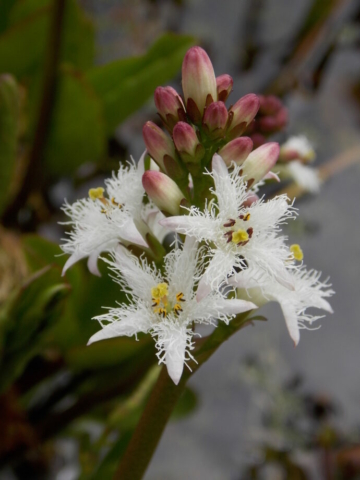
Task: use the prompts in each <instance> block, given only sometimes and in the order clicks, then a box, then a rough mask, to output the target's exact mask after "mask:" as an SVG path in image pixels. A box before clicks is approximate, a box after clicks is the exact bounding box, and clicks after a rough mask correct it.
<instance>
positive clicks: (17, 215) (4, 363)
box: [0, 0, 196, 479]
mask: <svg viewBox="0 0 360 480" xmlns="http://www.w3.org/2000/svg"><path fill="white" fill-rule="evenodd" d="M61 7H64V11H63V16H62V15H60V14H59V12H61ZM57 15H58V17H57ZM56 35H58V37H56ZM57 41H58V44H57V43H56V42H57ZM192 43H193V39H192V38H191V37H188V36H181V35H174V34H163V35H162V36H161V37H160V38H159V39H158V40H157V41H156V42H155V44H154V45H152V46H151V47H150V48H149V50H148V51H147V52H145V53H144V54H143V55H140V56H137V57H133V58H125V59H119V60H115V61H114V62H112V63H110V64H107V65H101V66H97V65H94V58H95V28H94V25H93V23H92V21H91V20H90V19H89V18H88V17H87V16H86V14H85V13H84V11H83V10H82V8H81V6H80V5H79V4H78V3H77V2H76V1H75V0H1V1H0V214H3V215H4V217H3V218H4V222H3V223H4V225H6V226H7V225H8V224H11V226H13V227H16V228H17V229H18V230H22V229H24V227H23V225H22V223H21V218H22V216H21V215H22V213H21V212H22V211H23V210H22V209H23V208H24V207H25V211H29V210H26V209H29V208H38V207H33V203H32V202H34V201H35V204H36V200H34V199H37V198H41V202H42V203H41V202H40V208H38V210H39V211H41V209H42V208H45V211H46V208H49V206H46V205H45V204H46V202H47V191H48V189H49V187H50V186H51V185H53V184H55V183H56V182H58V181H59V180H60V179H61V178H62V176H64V175H67V176H72V177H74V176H75V175H76V172H77V170H78V168H79V166H81V165H82V164H83V163H85V162H87V163H92V164H93V166H94V168H95V171H96V169H97V168H98V167H99V166H100V164H101V169H100V171H103V169H104V164H105V169H106V168H108V169H109V170H110V168H111V166H110V165H112V164H111V162H108V163H107V158H108V144H109V139H110V138H111V137H112V136H113V135H114V131H115V129H116V128H117V127H118V125H119V124H120V123H121V122H123V121H124V120H126V119H127V118H128V117H129V116H130V115H131V114H133V113H134V112H136V111H137V110H138V109H139V108H140V107H141V106H142V105H143V104H144V103H145V102H146V101H147V100H148V99H149V98H150V97H151V95H152V93H153V91H154V89H155V88H156V87H157V86H158V85H161V84H163V83H164V82H166V81H168V80H171V78H172V77H174V76H175V75H176V74H177V73H178V72H179V70H180V66H181V62H182V58H183V56H184V54H185V52H186V50H187V49H188V48H189V47H190V46H191V44H192ZM44 112H45V113H44ZM39 129H41V130H40V139H41V142H40V144H36V142H37V141H38V137H39ZM39 145H40V146H39ZM119 160H121V158H119ZM35 164H36V165H35ZM106 165H107V167H106ZM24 191H26V194H23V193H22V192H24ZM19 198H20V200H19ZM36 205H39V204H36ZM41 205H45V207H41ZM29 206H30V207H29ZM50 208H51V206H50ZM9 212H10V213H9ZM40 222H41V218H40V220H39V218H38V217H36V221H35V224H34V226H33V227H32V229H33V230H34V229H36V226H37V225H38V224H39V223H40ZM34 227H35V228H34ZM25 230H26V229H25ZM11 235H13V234H11ZM12 238H13V237H10V240H9V238H8V233H7V231H6V230H4V229H0V259H1V258H6V262H4V264H3V263H1V261H0V268H1V269H2V268H3V269H4V271H1V272H0V286H1V287H2V289H0V290H1V292H3V291H5V292H6V288H8V291H7V294H6V295H5V297H1V298H0V365H1V370H0V405H1V406H2V407H1V411H2V413H0V423H1V425H2V432H3V441H2V443H1V446H0V460H1V462H2V464H6V463H7V462H11V461H13V460H14V459H15V460H16V461H17V462H20V463H25V464H26V465H27V469H28V470H26V471H27V472H28V474H29V475H30V476H31V468H32V460H29V459H28V457H27V452H28V451H30V450H32V449H34V448H36V449H38V450H39V448H40V451H41V448H42V445H43V442H44V441H45V440H46V439H49V438H52V437H56V436H57V435H58V434H59V432H61V431H63V432H65V433H66V434H67V435H70V436H73V437H74V438H79V445H80V463H82V461H81V460H82V459H87V460H88V461H86V462H85V463H86V464H87V465H88V467H87V468H85V469H84V472H83V476H82V477H81V478H89V479H90V478H106V473H104V472H109V471H113V468H114V467H111V465H112V463H111V462H113V463H114V460H115V459H116V463H117V462H118V461H119V456H120V454H121V452H122V451H123V450H124V448H125V447H126V445H127V442H128V440H129V438H130V436H131V433H132V430H133V428H134V427H135V425H136V422H137V420H138V418H139V416H140V415H141V411H142V408H143V405H144V402H145V401H146V398H147V396H148V394H149V391H150V388H151V386H152V385H153V382H154V379H155V380H156V377H157V372H158V368H156V369H155V370H152V367H153V365H154V364H155V363H156V356H155V353H154V342H153V340H152V338H151V337H149V336H139V339H138V341H136V340H135V339H130V338H114V339H110V340H106V341H103V342H99V343H95V344H93V345H91V346H89V347H88V346H87V342H88V340H89V338H90V336H91V335H92V334H93V333H95V332H96V331H97V330H98V328H99V327H98V324H97V322H94V321H91V318H92V317H94V316H95V315H98V314H100V313H102V311H103V310H102V308H103V306H104V305H109V306H110V305H115V302H116V301H118V302H121V301H122V300H124V299H125V297H124V293H123V292H121V291H120V288H119V286H118V285H117V284H116V283H114V282H113V281H112V280H111V278H110V277H109V276H108V275H105V271H106V270H105V267H104V266H103V265H100V270H101V271H102V273H103V275H102V278H98V277H95V276H92V275H90V274H89V272H88V271H87V269H86V268H85V266H84V265H83V264H77V265H74V266H73V267H72V268H71V269H70V270H69V271H68V272H67V273H66V275H65V276H64V277H62V276H61V271H62V267H63V264H64V263H65V257H64V256H62V255H61V250H60V248H59V246H58V245H57V244H55V243H52V242H50V241H48V240H45V239H44V238H42V237H40V236H38V235H37V234H35V233H31V234H27V235H21V236H20V237H18V238H20V244H19V245H18V242H13V241H12ZM14 238H15V237H14ZM5 239H6V241H5ZM19 261H20V262H22V263H23V270H25V271H27V275H23V276H22V277H21V278H18V277H16V278H15V277H14V278H12V276H13V275H14V271H15V269H14V268H12V265H14V263H11V262H19ZM17 270H18V269H17ZM10 280H11V281H10ZM13 285H16V288H15V289H14V288H13ZM59 378H63V380H62V381H61V382H60V383H59V381H58V380H57V379H59ZM14 398H15V399H16V402H15V403H16V408H15V404H14ZM69 399H71V402H70V406H69V403H68V404H67V403H66V401H67V400H69ZM63 401H65V403H64V404H62V403H61V402H63ZM67 405H68V406H67ZM195 405H196V398H195V396H194V394H193V393H189V392H187V393H186V395H185V396H184V397H183V399H182V400H181V402H180V404H179V407H178V415H184V414H187V413H189V412H190V411H191V410H192V409H193V408H195ZM13 409H15V410H16V415H17V416H18V417H19V421H18V423H16V422H14V415H15V414H14V413H13ZM15 410H14V411H15ZM9 412H12V413H9ZM84 418H88V420H91V421H95V422H97V423H100V424H101V425H102V429H103V433H102V435H101V438H100V440H99V441H98V442H92V441H89V437H88V435H85V434H81V435H80V436H79V428H80V425H81V422H80V423H79V420H78V419H82V420H83V419H84ZM25 431H26V432H28V433H27V435H24V434H23V432H25ZM114 432H117V433H116V439H117V440H116V441H115V443H114V440H113V438H114ZM84 435H85V436H84ZM80 438H82V439H84V438H87V439H88V440H86V441H85V440H80ZM29 439H30V440H29ZM34 439H36V440H34ZM111 439H112V440H111ZM106 450H109V453H108V454H107V455H105V456H104V452H105V453H106ZM89 455H90V456H91V459H89V458H90V457H89ZM43 460H44V461H45V463H46V455H45V457H44V459H43ZM90 465H91V469H89V466H90ZM109 465H110V467H109ZM114 465H115V464H114ZM109 469H110V470H109ZM94 472H95V473H94ZM104 475H105V477H104Z"/></svg>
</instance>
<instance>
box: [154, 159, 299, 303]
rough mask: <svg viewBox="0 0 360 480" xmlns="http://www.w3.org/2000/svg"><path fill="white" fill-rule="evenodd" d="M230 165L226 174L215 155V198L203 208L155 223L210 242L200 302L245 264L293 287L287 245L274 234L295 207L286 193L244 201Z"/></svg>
mask: <svg viewBox="0 0 360 480" xmlns="http://www.w3.org/2000/svg"><path fill="white" fill-rule="evenodd" d="M233 165H234V168H233V171H232V172H231V173H228V170H227V167H226V165H225V163H224V162H223V160H222V158H221V157H220V156H219V155H214V158H213V162H212V173H211V174H210V175H211V176H212V177H213V179H214V184H215V189H214V190H213V191H212V193H213V194H215V196H216V200H214V201H211V202H210V204H209V205H208V208H207V209H206V210H205V211H204V212H202V211H200V210H199V209H198V208H196V207H194V206H192V207H191V208H190V209H189V215H183V216H175V217H169V218H166V219H164V220H161V221H160V223H161V225H163V226H166V227H168V228H170V229H173V230H175V231H177V232H179V233H184V234H186V235H190V236H193V237H195V238H196V239H197V240H199V241H205V242H206V243H207V244H208V246H209V251H210V254H209V256H210V262H209V266H208V268H207V270H206V272H205V274H204V276H203V278H202V281H201V282H200V285H199V289H198V299H199V300H200V299H201V298H203V297H204V296H206V295H207V294H208V293H209V291H210V290H212V289H216V288H218V287H219V286H220V285H221V283H222V282H224V281H226V278H227V277H228V276H230V275H233V274H234V273H236V271H239V270H241V269H243V268H245V267H247V266H248V265H250V266H252V267H254V268H258V269H260V270H261V271H265V272H267V273H268V274H270V275H271V276H272V277H273V278H275V279H276V280H277V281H279V282H280V283H282V284H284V285H286V286H287V287H288V288H292V284H291V277H290V276H289V274H288V269H289V268H292V267H293V265H292V262H291V261H290V262H289V261H288V259H289V249H288V247H287V246H286V245H285V243H284V240H285V237H283V236H280V235H279V226H280V225H281V224H282V223H284V222H285V221H286V220H287V219H289V218H293V217H294V216H295V210H294V208H292V205H290V204H289V203H288V198H287V197H286V195H280V196H278V197H276V198H274V199H272V200H269V201H266V202H265V201H264V200H263V199H258V200H255V201H254V202H253V203H251V204H250V205H248V204H249V202H248V195H249V192H248V191H247V185H246V183H245V180H244V178H243V177H242V176H241V175H240V174H241V168H242V167H241V166H235V164H233ZM252 198H253V195H252ZM285 264H286V266H285Z"/></svg>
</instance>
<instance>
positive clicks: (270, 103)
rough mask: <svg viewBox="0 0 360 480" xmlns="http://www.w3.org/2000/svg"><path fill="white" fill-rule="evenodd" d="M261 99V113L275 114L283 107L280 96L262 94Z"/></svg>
mask: <svg viewBox="0 0 360 480" xmlns="http://www.w3.org/2000/svg"><path fill="white" fill-rule="evenodd" d="M259 100H260V108H259V113H260V114H261V115H275V114H276V113H277V112H278V111H279V110H280V109H281V108H283V104H282V102H281V100H280V98H278V97H275V95H260V96H259Z"/></svg>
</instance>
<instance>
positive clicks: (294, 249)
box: [290, 243, 304, 262]
mask: <svg viewBox="0 0 360 480" xmlns="http://www.w3.org/2000/svg"><path fill="white" fill-rule="evenodd" d="M290 252H291V253H292V254H293V256H294V258H295V260H298V261H299V262H301V260H302V259H303V258H304V254H303V251H302V250H301V247H300V245H298V244H297V243H294V245H291V246H290Z"/></svg>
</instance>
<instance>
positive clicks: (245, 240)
mask: <svg viewBox="0 0 360 480" xmlns="http://www.w3.org/2000/svg"><path fill="white" fill-rule="evenodd" d="M232 85H233V81H232V78H231V77H230V76H229V75H221V76H219V77H215V73H214V69H213V66H212V63H211V61H210V59H209V57H208V56H207V54H206V52H205V51H204V50H203V49H201V48H200V47H193V48H191V49H190V50H189V51H188V52H187V54H186V56H185V59H184V62H183V68H182V87H183V96H181V95H180V94H179V93H178V92H176V90H174V89H173V88H172V87H158V88H157V89H156V91H155V105H156V107H157V110H158V113H159V115H160V118H161V120H162V122H163V124H164V126H165V128H166V130H167V133H166V132H164V131H163V130H162V129H161V128H160V127H159V126H158V125H156V124H155V123H152V122H147V123H146V124H145V126H144V128H143V137H144V141H145V144H146V148H147V153H148V156H146V152H145V153H144V155H143V156H142V157H141V159H140V161H139V162H138V164H136V163H135V162H134V161H132V162H130V163H129V164H128V165H127V166H126V167H124V166H121V167H120V169H119V171H118V172H117V174H113V176H112V178H111V179H109V180H107V181H106V182H105V186H104V187H97V188H92V189H91V190H90V191H89V197H88V198H86V199H82V200H78V201H77V202H75V203H74V204H73V205H69V204H68V203H66V204H65V206H64V212H65V213H66V214H67V215H68V216H69V217H70V221H69V222H67V224H69V225H70V226H71V227H72V229H71V230H70V232H69V233H68V238H67V239H66V240H65V241H64V244H63V245H62V248H63V250H64V252H65V253H68V254H70V257H69V259H68V260H67V262H66V264H65V266H64V273H65V272H66V270H67V268H69V267H70V266H71V265H72V264H74V263H75V262H77V261H78V260H80V259H82V258H85V257H88V265H89V269H90V271H91V272H92V273H95V274H99V271H98V268H97V261H98V258H99V256H100V254H101V253H102V252H110V253H109V255H107V256H105V257H103V259H104V260H105V261H106V263H107V264H108V265H109V268H110V270H111V271H112V273H113V275H114V276H113V278H114V279H115V280H116V281H117V282H118V283H119V285H120V287H121V289H122V290H123V291H124V292H126V294H127V303H124V304H122V305H120V306H118V307H114V308H109V309H108V310H107V311H106V313H104V314H103V315H100V316H98V317H95V318H96V320H98V321H99V323H100V325H101V327H102V328H101V330H99V331H98V332H97V333H96V334H95V335H93V337H92V338H91V339H90V341H89V343H92V342H95V341H99V340H102V339H106V338H110V337H115V336H121V335H126V336H136V335H137V334H138V333H140V332H143V333H150V334H151V335H152V336H153V337H154V339H155V342H156V346H157V350H158V358H159V362H160V363H165V364H166V367H167V370H168V373H169V375H170V377H171V378H172V380H173V381H174V382H175V383H178V382H179V380H180V378H181V375H182V372H183V368H184V364H186V362H187V361H188V360H189V359H192V358H193V357H192V354H191V351H192V350H193V348H194V341H193V337H194V329H195V324H197V323H198V324H211V325H214V326H216V325H217V322H219V321H222V322H225V323H228V322H229V321H231V320H232V319H233V318H234V317H235V316H236V315H238V314H240V313H243V312H247V311H250V310H252V309H255V308H257V307H260V306H261V305H263V304H264V303H266V302H268V301H277V302H279V303H280V305H281V308H282V310H283V313H284V317H285V320H286V324H287V327H288V330H289V333H290V336H291V338H292V339H293V341H294V342H295V344H297V343H298V341H299V330H300V329H301V328H305V327H306V325H307V324H309V323H310V324H311V323H312V322H313V321H314V320H315V319H316V318H318V317H312V316H311V315H309V314H308V313H307V312H306V310H307V308H308V307H316V308H320V309H324V310H326V311H329V312H331V307H330V305H329V303H328V302H327V300H325V298H326V297H329V296H330V295H332V293H333V292H332V290H331V289H330V286H329V285H328V284H326V283H323V282H321V281H320V280H319V274H318V273H317V272H315V271H312V270H311V271H307V270H306V268H305V267H304V266H303V264H302V260H303V253H302V251H301V248H300V247H299V245H291V246H288V245H287V243H286V241H287V238H286V237H285V236H284V235H282V234H281V226H282V225H283V224H284V223H286V222H287V221H288V220H290V219H293V218H295V217H296V215H297V213H296V210H295V209H294V207H293V205H292V203H291V202H290V201H289V199H288V198H287V196H286V195H279V196H277V197H275V198H272V199H266V198H264V197H259V196H258V193H259V188H260V187H261V185H262V183H263V182H264V181H265V180H266V179H267V178H275V179H277V175H276V174H274V173H272V171H271V170H272V169H273V168H274V167H275V165H276V168H277V166H278V164H277V163H276V162H277V161H278V159H279V155H280V157H281V159H282V161H283V162H286V161H287V160H290V157H292V158H293V154H292V153H291V149H293V150H294V149H295V148H294V145H291V144H290V145H287V146H286V145H284V146H283V147H282V149H281V150H280V147H279V145H278V144H277V143H275V142H269V143H264V142H259V143H261V145H259V146H258V147H257V148H255V149H254V142H253V140H252V138H250V137H249V136H246V134H245V132H250V131H253V132H254V128H255V127H254V119H255V117H256V115H257V112H258V110H259V107H261V108H262V112H263V113H264V112H265V113H266V112H267V115H265V114H264V115H263V122H262V124H264V125H265V126H266V125H268V126H269V124H270V123H271V122H270V120H269V118H270V116H271V115H275V117H276V118H277V122H278V123H279V122H280V123H281V122H283V121H284V115H285V114H284V111H283V110H282V109H281V108H280V107H281V106H279V103H277V102H276V101H275V100H274V99H273V98H272V100H271V101H270V100H269V99H268V100H267V102H266V101H265V99H264V98H261V99H259V98H258V97H257V96H256V95H254V94H248V95H245V96H244V97H242V98H240V99H239V100H238V101H237V102H236V103H235V104H234V105H232V106H231V107H229V108H228V107H227V106H226V104H225V101H226V100H227V98H228V96H229V94H230V93H231V90H232ZM275 123H276V122H275ZM275 123H274V122H272V125H273V128H275V127H274V125H275ZM264 125H263V126H262V128H265V127H264ZM275 126H276V125H275ZM269 128H270V127H269ZM244 134H245V135H244ZM295 147H296V145H295ZM297 150H298V151H300V150H301V148H297ZM289 152H290V153H289ZM301 152H302V154H303V157H307V158H308V157H309V153H307V152H304V149H302V150H301ZM149 157H150V158H149ZM167 234H170V235H171V236H172V240H173V243H172V244H171V246H170V247H169V246H168V245H169V242H165V243H164V237H165V236H166V235H167ZM134 246H136V248H134ZM135 252H137V255H135ZM139 252H140V254H139Z"/></svg>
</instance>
